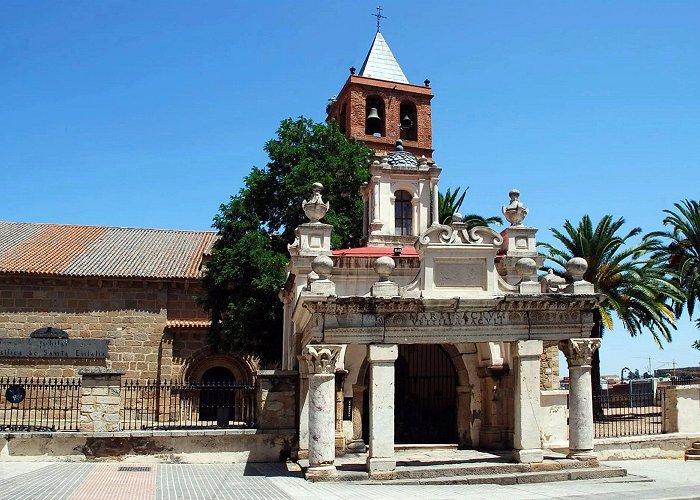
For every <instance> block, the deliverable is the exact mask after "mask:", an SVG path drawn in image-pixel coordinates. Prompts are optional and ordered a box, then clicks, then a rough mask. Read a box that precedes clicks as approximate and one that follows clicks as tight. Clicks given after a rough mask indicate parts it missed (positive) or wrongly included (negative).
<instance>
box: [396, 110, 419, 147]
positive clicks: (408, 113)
mask: <svg viewBox="0 0 700 500" xmlns="http://www.w3.org/2000/svg"><path fill="white" fill-rule="evenodd" d="M399 120H401V121H400V122H399V130H400V131H401V139H404V140H407V141H415V140H417V139H418V123H417V121H416V105H415V104H413V103H412V102H411V101H404V102H402V103H401V107H400V111H399Z"/></svg>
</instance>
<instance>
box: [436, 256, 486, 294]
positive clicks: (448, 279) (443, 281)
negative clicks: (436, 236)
mask: <svg viewBox="0 0 700 500" xmlns="http://www.w3.org/2000/svg"><path fill="white" fill-rule="evenodd" d="M433 275H434V276H435V286H436V287H464V288H479V289H481V290H485V289H486V265H485V263H482V262H478V261H477V262H475V261H474V260H473V259H470V260H469V261H467V262H450V261H447V262H446V261H439V260H436V261H435V267H434V271H433Z"/></svg>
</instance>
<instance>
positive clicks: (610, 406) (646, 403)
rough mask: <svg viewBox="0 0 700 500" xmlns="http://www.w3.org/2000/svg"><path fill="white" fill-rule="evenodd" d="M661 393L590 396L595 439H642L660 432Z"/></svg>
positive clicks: (604, 391)
mask: <svg viewBox="0 0 700 500" xmlns="http://www.w3.org/2000/svg"><path fill="white" fill-rule="evenodd" d="M664 397H665V394H664V393H663V392H662V391H659V392H658V396H657V394H656V393H655V392H648V393H639V394H610V393H609V392H608V391H607V390H603V391H602V392H600V393H597V394H594V395H593V426H594V429H595V437H597V438H603V437H621V436H642V435H646V434H660V433H661V432H662V417H661V408H662V406H663V399H664Z"/></svg>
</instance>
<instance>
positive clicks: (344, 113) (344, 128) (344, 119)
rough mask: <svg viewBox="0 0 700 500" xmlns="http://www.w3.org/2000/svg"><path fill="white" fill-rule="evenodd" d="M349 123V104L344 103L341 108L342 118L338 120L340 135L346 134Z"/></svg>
mask: <svg viewBox="0 0 700 500" xmlns="http://www.w3.org/2000/svg"><path fill="white" fill-rule="evenodd" d="M347 121H348V103H346V102H344V103H343V105H342V106H341V107H340V117H339V118H338V128H339V129H340V133H341V134H344V133H345V132H346V131H347V128H348V126H347Z"/></svg>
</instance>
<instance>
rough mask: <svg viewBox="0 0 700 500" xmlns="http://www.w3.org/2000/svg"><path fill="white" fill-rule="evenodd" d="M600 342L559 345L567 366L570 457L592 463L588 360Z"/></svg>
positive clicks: (591, 408)
mask: <svg viewBox="0 0 700 500" xmlns="http://www.w3.org/2000/svg"><path fill="white" fill-rule="evenodd" d="M600 342H601V339H570V340H565V341H563V342H560V343H559V348H560V349H561V350H562V352H563V353H564V355H565V356H566V361H567V362H568V364H569V454H568V455H567V456H568V457H569V458H575V459H577V460H591V459H594V458H595V454H594V453H593V392H592V389H591V359H592V358H593V353H594V352H595V351H596V349H598V347H600Z"/></svg>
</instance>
